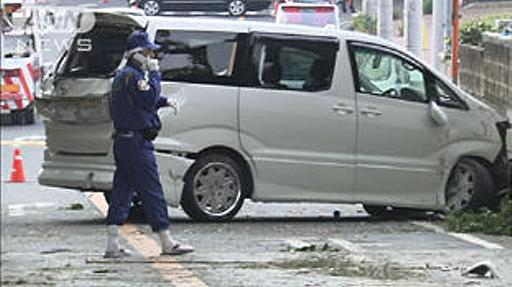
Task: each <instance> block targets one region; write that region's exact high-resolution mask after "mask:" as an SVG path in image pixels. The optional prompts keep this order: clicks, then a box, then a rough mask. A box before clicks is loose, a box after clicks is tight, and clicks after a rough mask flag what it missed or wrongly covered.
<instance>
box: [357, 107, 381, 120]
mask: <svg viewBox="0 0 512 287" xmlns="http://www.w3.org/2000/svg"><path fill="white" fill-rule="evenodd" d="M361 114H362V115H363V116H366V117H369V118H376V117H378V116H381V115H382V111H379V110H378V109H377V108H375V107H367V108H364V109H361Z"/></svg>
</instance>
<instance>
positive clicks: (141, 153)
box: [107, 133, 170, 232]
mask: <svg viewBox="0 0 512 287" xmlns="http://www.w3.org/2000/svg"><path fill="white" fill-rule="evenodd" d="M114 157H115V162H116V171H115V173H114V188H113V190H112V194H111V196H110V204H109V209H108V214H107V224H109V225H110V224H116V225H122V224H124V223H125V221H126V219H127V218H128V214H129V212H130V208H131V204H132V197H133V193H134V192H137V195H138V197H140V200H141V201H142V205H143V207H144V211H145V213H146V216H147V218H148V221H149V224H150V225H151V228H152V229H153V231H155V232H157V231H160V230H163V229H167V228H169V224H170V223H169V215H168V213H167V204H166V202H165V199H164V195H163V190H162V185H161V184H160V178H159V176H158V169H157V165H156V158H155V154H154V146H153V143H152V142H151V141H149V140H146V139H144V138H143V137H142V134H140V133H131V134H125V135H116V136H115V137H114Z"/></svg>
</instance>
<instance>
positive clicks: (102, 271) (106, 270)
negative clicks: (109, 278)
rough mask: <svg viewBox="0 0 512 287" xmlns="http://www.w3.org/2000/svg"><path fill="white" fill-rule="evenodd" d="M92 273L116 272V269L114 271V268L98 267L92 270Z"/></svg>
mask: <svg viewBox="0 0 512 287" xmlns="http://www.w3.org/2000/svg"><path fill="white" fill-rule="evenodd" d="M92 273H95V274H106V273H117V271H115V270H108V269H98V270H93V271H92Z"/></svg>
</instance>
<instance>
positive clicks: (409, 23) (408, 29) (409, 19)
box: [404, 0, 423, 56]
mask: <svg viewBox="0 0 512 287" xmlns="http://www.w3.org/2000/svg"><path fill="white" fill-rule="evenodd" d="M404 18H405V19H404V29H405V31H404V34H405V47H406V48H407V50H409V51H410V52H411V53H413V54H414V55H416V56H421V48H422V46H423V45H422V44H423V33H422V26H423V0H405V5H404Z"/></svg>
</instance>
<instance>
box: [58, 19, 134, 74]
mask: <svg viewBox="0 0 512 287" xmlns="http://www.w3.org/2000/svg"><path fill="white" fill-rule="evenodd" d="M131 32H132V29H130V28H127V27H125V28H123V27H119V26H117V27H107V26H103V25H97V26H96V27H95V28H94V29H93V30H92V31H90V32H88V33H82V34H77V35H76V37H75V39H73V43H72V44H71V48H70V50H69V52H68V53H67V54H68V55H69V56H68V57H67V59H66V60H65V61H64V62H63V63H64V67H62V68H61V69H59V70H60V71H61V74H62V75H64V76H70V77H110V76H113V75H114V73H115V70H116V68H117V67H118V66H119V65H120V63H121V61H122V59H123V55H124V52H125V50H126V40H127V38H128V36H129V35H130V33H131Z"/></svg>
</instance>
